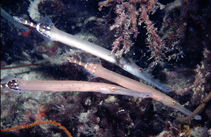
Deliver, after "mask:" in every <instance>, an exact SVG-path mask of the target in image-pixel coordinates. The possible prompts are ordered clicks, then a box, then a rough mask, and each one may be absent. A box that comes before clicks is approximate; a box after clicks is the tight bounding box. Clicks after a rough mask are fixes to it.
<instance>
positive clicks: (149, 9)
mask: <svg viewBox="0 0 211 137" xmlns="http://www.w3.org/2000/svg"><path fill="white" fill-rule="evenodd" d="M111 2H112V3H115V5H116V9H115V12H116V14H117V17H116V18H115V23H114V24H113V25H112V26H111V27H110V30H113V29H116V35H115V36H116V37H117V39H116V40H115V41H114V42H113V48H112V52H116V56H117V57H121V56H122V54H123V53H124V54H126V53H127V52H128V51H130V48H131V46H132V45H133V42H132V38H137V35H138V33H139V32H138V25H141V24H142V23H144V24H145V25H146V30H147V36H148V37H147V42H148V44H149V49H150V51H151V58H154V59H155V60H156V63H157V61H159V60H160V59H161V58H162V56H164V54H163V52H164V50H167V49H166V47H165V46H164V43H163V42H162V39H161V38H160V36H159V35H158V34H157V28H155V27H154V24H153V22H152V21H151V20H150V19H149V15H150V14H154V13H155V12H156V10H157V9H158V8H160V9H163V8H164V6H163V5H162V4H160V3H159V2H158V1H157V0H147V1H146V0H141V1H137V0H130V1H124V0H117V1H114V0H108V1H104V2H100V3H99V6H100V8H99V10H102V7H103V6H105V7H108V6H109V5H110V4H111Z"/></svg>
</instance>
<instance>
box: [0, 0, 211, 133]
mask: <svg viewBox="0 0 211 137" xmlns="http://www.w3.org/2000/svg"><path fill="white" fill-rule="evenodd" d="M1 8H2V9H3V10H4V11H5V12H7V13H8V14H9V15H11V16H17V17H21V18H24V19H25V20H28V21H30V22H33V23H35V24H37V23H43V22H44V23H48V24H53V25H54V26H55V27H56V28H58V29H59V30H62V31H64V32H66V33H69V34H72V35H74V36H76V37H77V38H79V39H83V40H86V41H89V42H91V43H95V44H97V45H99V46H101V47H104V48H106V49H109V50H110V51H111V53H113V54H115V55H116V56H117V57H118V58H120V57H125V58H127V59H128V60H130V61H132V62H134V63H136V64H137V65H138V66H140V67H141V68H142V69H143V70H144V71H145V72H146V73H148V74H149V75H150V76H151V77H152V78H153V79H155V80H157V81H159V82H160V83H162V84H165V85H167V86H168V87H171V89H172V92H171V93H165V94H167V95H168V96H170V97H171V98H173V99H175V100H176V101H178V102H179V103H181V104H182V105H184V107H185V108H187V109H189V110H191V111H194V110H195V109H196V108H197V107H198V109H199V112H198V113H199V115H200V116H201V117H202V119H201V120H195V119H188V120H181V121H179V120H178V118H179V117H185V115H183V114H182V113H180V112H179V111H177V110H176V109H173V108H170V107H168V106H165V105H163V104H162V103H160V102H158V101H155V100H153V99H151V98H138V97H131V96H122V95H108V94H101V93H94V92H83V93H81V92H48V91H22V90H20V91H18V92H16V91H12V90H8V88H7V87H6V88H5V87H4V85H3V84H4V82H5V77H6V78H7V79H6V80H7V81H8V78H9V80H10V79H14V78H21V79H24V80H75V81H91V82H103V83H111V82H109V81H107V80H105V79H102V78H98V77H96V76H94V75H93V74H91V73H89V72H87V71H86V70H85V69H84V68H83V67H81V66H79V65H76V64H72V63H70V62H67V61H64V60H63V57H64V56H67V55H71V56H77V57H78V58H80V59H81V60H82V61H83V62H94V63H98V64H101V65H102V66H104V67H106V68H107V69H109V70H112V71H114V72H116V73H119V74H121V75H124V76H127V77H129V78H131V79H135V80H138V81H139V80H140V79H138V78H137V77H135V76H133V75H132V74H130V73H128V72H126V71H124V70H123V69H122V68H120V67H118V66H116V65H114V64H111V63H109V62H106V61H104V60H103V59H100V58H99V57H95V56H92V55H90V54H88V53H86V52H84V51H81V50H78V49H76V48H72V47H69V46H66V45H65V44H62V43H59V42H55V41H51V39H48V38H46V37H44V36H43V35H41V34H40V33H38V32H37V31H36V29H35V28H33V27H30V26H25V27H23V26H20V25H17V24H16V22H12V21H9V19H8V18H7V16H6V15H3V13H2V12H1V53H0V54H1V84H2V85H1V128H2V129H7V128H12V127H16V126H19V128H20V129H19V128H18V129H15V130H12V131H5V132H3V130H1V136H2V137H7V136H8V137H13V136H14V137H25V136H27V137H28V136H31V137H35V136H36V137H43V136H46V137H53V136H55V137H64V136H70V135H68V134H67V131H69V132H70V133H71V135H72V136H73V137H92V136H94V137H95V136H96V137H106V136H107V137H124V136H128V137H171V136H178V137H189V136H191V137H208V136H211V129H210V128H211V123H210V121H211V102H210V98H211V95H210V94H211V93H210V91H211V1H210V0H203V1H200V0H169V1H166V0H106V1H103V0H34V1H33V0H29V1H28V0H2V1H1ZM93 50H95V49H94V48H93ZM142 69H141V70H142ZM7 81H6V82H7ZM140 81H141V82H143V83H145V84H149V83H146V82H145V81H143V80H140ZM7 84H8V83H6V85H7ZM112 84H113V83H112ZM149 85H150V84H149ZM47 120H48V121H47ZM39 121H46V124H43V123H39ZM49 121H51V122H49ZM52 121H54V122H52ZM34 122H35V124H34V125H33V126H24V125H27V124H31V123H34ZM36 122H38V123H36ZM55 122H57V123H60V124H61V125H58V124H55ZM44 123H45V122H44ZM63 127H64V128H63ZM65 129H66V130H67V131H66V130H65Z"/></svg>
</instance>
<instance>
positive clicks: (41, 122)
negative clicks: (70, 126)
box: [0, 120, 72, 137]
mask: <svg viewBox="0 0 211 137" xmlns="http://www.w3.org/2000/svg"><path fill="white" fill-rule="evenodd" d="M40 124H52V125H55V126H57V127H58V128H60V129H61V130H63V131H64V132H65V133H66V134H67V135H68V137H72V135H71V134H70V132H69V131H68V130H67V129H66V128H65V127H64V126H62V125H61V124H60V123H57V122H56V121H51V120H45V121H37V122H34V123H31V124H27V125H24V126H21V125H20V126H16V127H12V128H7V129H2V128H1V129H0V130H1V132H7V131H11V130H15V129H26V128H30V127H33V126H36V125H40Z"/></svg>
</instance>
